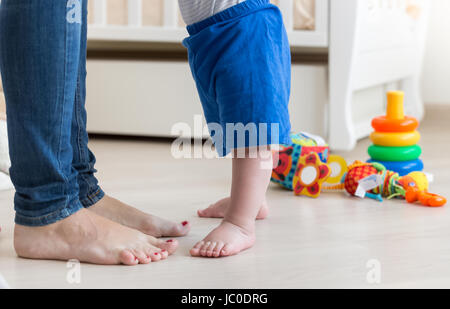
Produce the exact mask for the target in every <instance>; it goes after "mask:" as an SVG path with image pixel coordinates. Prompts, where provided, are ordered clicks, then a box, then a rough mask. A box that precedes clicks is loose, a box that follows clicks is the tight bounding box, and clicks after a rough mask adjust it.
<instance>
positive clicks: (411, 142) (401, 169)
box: [368, 91, 424, 176]
mask: <svg viewBox="0 0 450 309" xmlns="http://www.w3.org/2000/svg"><path fill="white" fill-rule="evenodd" d="M387 101H388V104H387V112H386V116H380V117H376V118H375V119H373V121H372V127H373V128H374V129H375V131H374V132H373V133H372V134H371V136H370V139H371V140H372V142H373V145H372V146H370V147H369V149H368V152H369V155H370V157H371V160H369V162H375V163H380V164H382V165H383V166H385V167H386V168H387V169H388V170H391V171H393V172H396V173H398V174H399V175H400V176H405V175H408V174H409V173H412V172H418V171H423V168H424V164H423V161H422V160H421V159H420V156H421V154H422V149H421V148H420V146H418V145H417V144H418V143H419V141H420V138H421V136H420V133H419V132H418V131H417V128H418V127H419V121H418V120H417V119H416V118H414V117H410V116H405V113H404V93H403V92H401V91H391V92H388V94H387Z"/></svg>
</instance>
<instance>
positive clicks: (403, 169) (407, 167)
mask: <svg viewBox="0 0 450 309" xmlns="http://www.w3.org/2000/svg"><path fill="white" fill-rule="evenodd" d="M367 162H368V163H380V164H383V165H384V167H385V168H386V169H387V170H389V171H393V172H396V173H398V174H399V175H400V176H406V175H408V174H410V173H412V172H421V171H423V167H424V166H423V162H422V160H420V159H418V160H413V161H406V162H388V161H376V160H369V161H367Z"/></svg>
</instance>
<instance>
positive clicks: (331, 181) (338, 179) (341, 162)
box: [326, 155, 348, 185]
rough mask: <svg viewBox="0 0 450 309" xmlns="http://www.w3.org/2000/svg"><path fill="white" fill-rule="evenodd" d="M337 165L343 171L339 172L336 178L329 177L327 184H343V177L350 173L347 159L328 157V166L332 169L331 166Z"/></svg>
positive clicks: (335, 156) (334, 156)
mask: <svg viewBox="0 0 450 309" xmlns="http://www.w3.org/2000/svg"><path fill="white" fill-rule="evenodd" d="M333 163H337V164H338V165H339V166H340V167H341V170H340V172H339V175H336V176H335V177H331V176H330V177H329V178H328V179H327V181H326V183H327V184H331V185H335V184H339V183H341V180H342V177H343V176H344V175H345V173H347V172H348V165H347V162H346V161H345V159H344V158H343V157H341V156H337V155H330V156H329V157H328V165H329V166H330V167H331V164H333Z"/></svg>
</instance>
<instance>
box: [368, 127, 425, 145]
mask: <svg viewBox="0 0 450 309" xmlns="http://www.w3.org/2000/svg"><path fill="white" fill-rule="evenodd" d="M370 139H371V140H372V142H373V143H374V144H375V145H378V146H384V147H407V146H414V145H416V144H417V143H418V142H419V141H420V133H419V132H418V131H412V132H405V133H383V132H373V133H372V135H370Z"/></svg>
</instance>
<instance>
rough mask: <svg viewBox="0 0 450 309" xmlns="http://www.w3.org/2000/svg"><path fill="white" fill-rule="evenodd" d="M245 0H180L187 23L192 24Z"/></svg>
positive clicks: (182, 13)
mask: <svg viewBox="0 0 450 309" xmlns="http://www.w3.org/2000/svg"><path fill="white" fill-rule="evenodd" d="M244 1H245V0H178V4H179V5H180V10H181V15H182V16H183V19H184V22H185V23H186V25H192V24H195V23H197V22H199V21H202V20H204V19H207V18H208V17H211V16H213V15H215V14H217V13H219V12H221V11H224V10H226V9H228V8H230V7H232V6H234V5H236V4H239V3H241V2H244Z"/></svg>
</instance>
